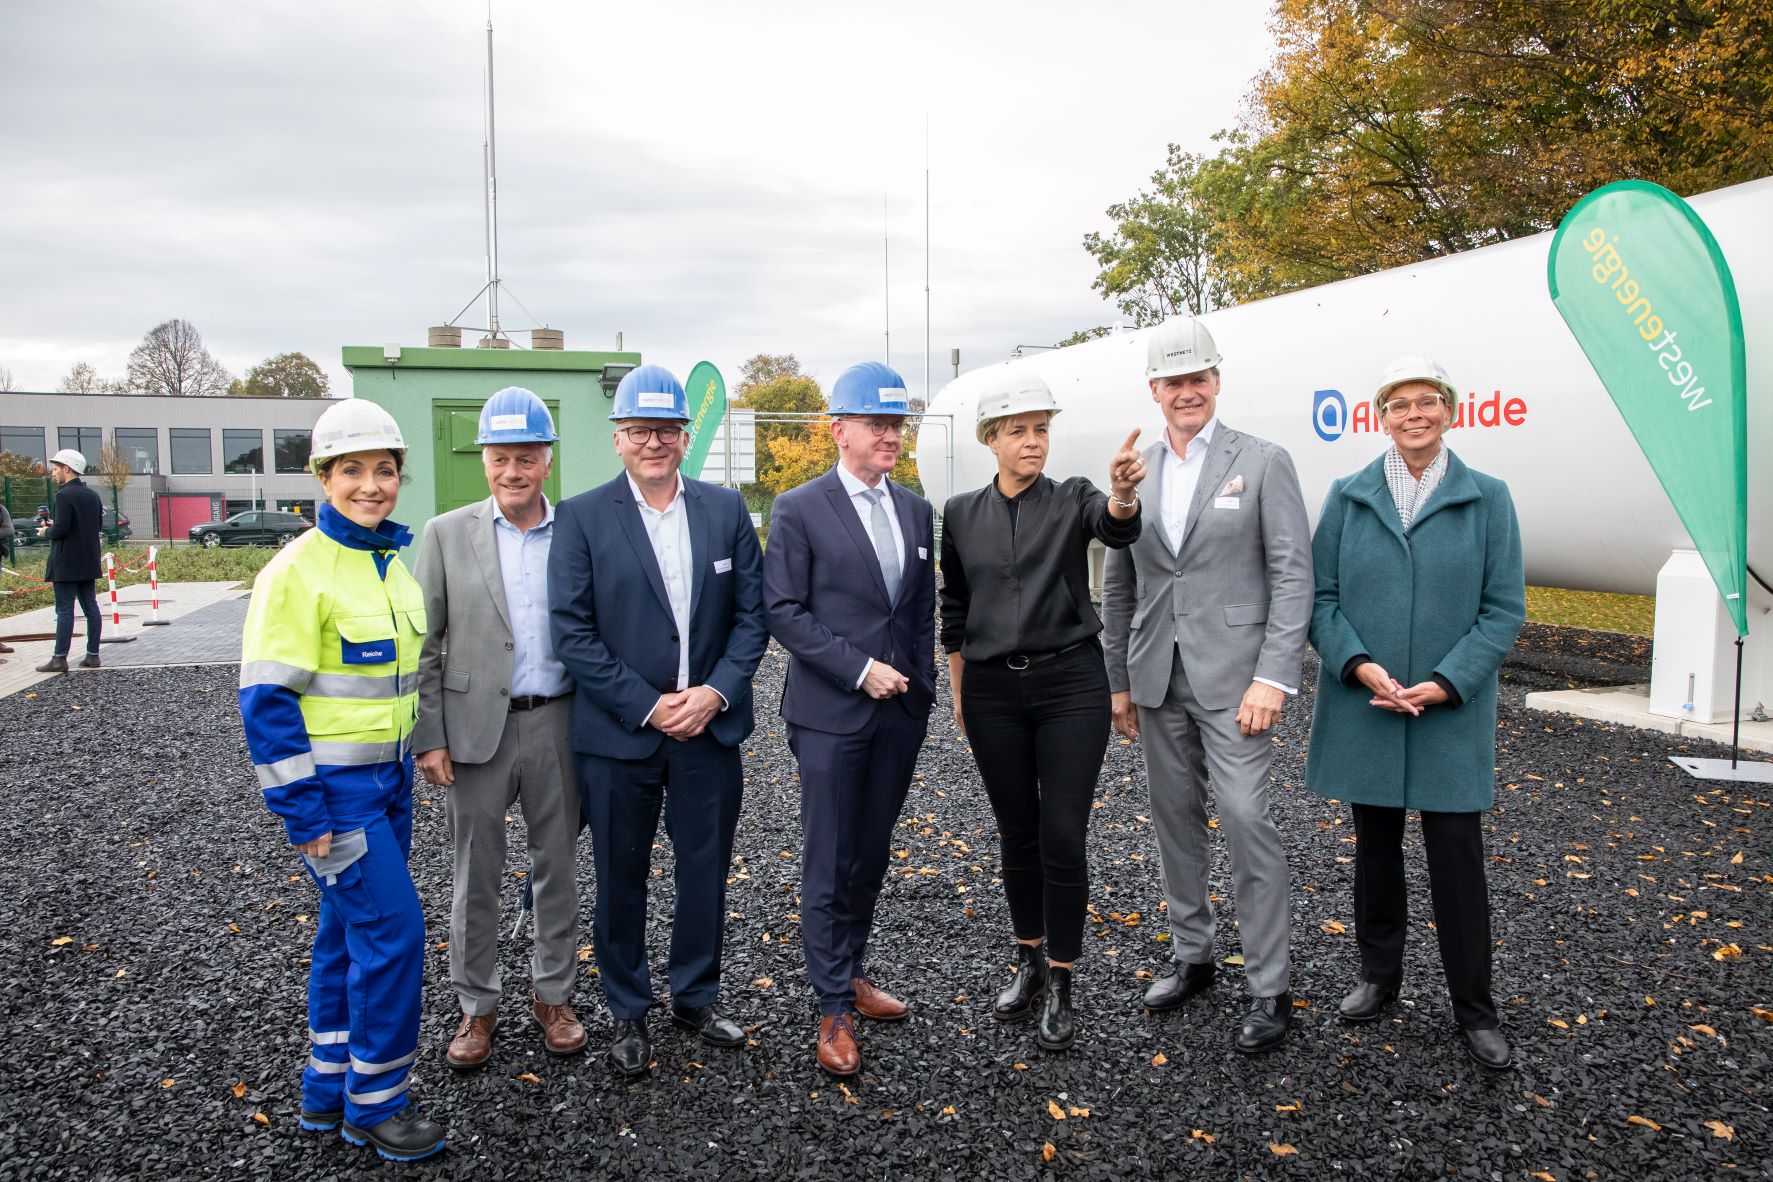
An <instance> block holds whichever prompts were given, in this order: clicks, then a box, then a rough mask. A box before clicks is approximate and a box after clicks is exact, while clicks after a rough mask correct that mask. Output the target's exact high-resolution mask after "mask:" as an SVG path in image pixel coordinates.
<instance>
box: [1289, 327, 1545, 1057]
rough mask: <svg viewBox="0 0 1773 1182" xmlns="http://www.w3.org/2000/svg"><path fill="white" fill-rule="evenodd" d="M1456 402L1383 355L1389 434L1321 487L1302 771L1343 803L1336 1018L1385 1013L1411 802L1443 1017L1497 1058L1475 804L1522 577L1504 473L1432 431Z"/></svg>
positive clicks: (1411, 364) (1522, 593) (1484, 802)
mask: <svg viewBox="0 0 1773 1182" xmlns="http://www.w3.org/2000/svg"><path fill="white" fill-rule="evenodd" d="M1458 402H1459V395H1458V391H1457V390H1456V389H1455V388H1454V386H1453V384H1452V382H1451V381H1449V380H1448V378H1447V375H1446V371H1445V370H1443V369H1442V368H1441V367H1440V366H1439V365H1437V364H1435V363H1434V362H1433V361H1431V360H1429V359H1427V358H1425V357H1400V358H1398V359H1397V360H1396V361H1394V362H1392V363H1391V365H1389V366H1387V367H1386V371H1385V377H1384V379H1383V381H1382V383H1381V385H1380V387H1379V391H1378V393H1377V394H1376V395H1375V396H1374V399H1373V403H1374V409H1375V411H1376V412H1377V414H1378V417H1379V421H1380V423H1381V425H1382V426H1383V428H1384V430H1385V433H1386V434H1387V435H1388V436H1390V438H1391V442H1392V446H1391V447H1390V448H1388V449H1387V450H1386V452H1385V454H1383V455H1381V456H1380V457H1379V458H1378V459H1376V460H1374V461H1373V462H1372V463H1370V464H1368V465H1367V466H1366V467H1364V468H1362V469H1361V470H1360V471H1359V472H1356V473H1354V474H1353V475H1352V476H1345V477H1343V478H1342V479H1340V480H1338V481H1336V483H1335V484H1333V485H1332V486H1331V487H1330V495H1329V497H1328V498H1327V499H1326V500H1325V501H1324V510H1323V514H1322V516H1321V517H1320V518H1319V519H1318V524H1317V532H1316V533H1315V534H1314V535H1313V538H1312V557H1313V559H1314V561H1315V563H1316V570H1317V595H1316V602H1315V604H1314V606H1313V610H1312V616H1311V643H1312V647H1314V648H1315V649H1317V653H1318V657H1319V658H1320V660H1321V662H1322V667H1321V669H1320V670H1319V672H1318V683H1317V708H1316V713H1315V715H1314V716H1313V718H1312V725H1311V751H1310V755H1309V758H1308V761H1307V763H1306V785H1307V787H1309V788H1310V789H1311V790H1312V791H1313V792H1316V793H1317V794H1318V795H1320V796H1325V797H1329V798H1330V799H1332V800H1340V801H1347V802H1349V803H1350V804H1351V805H1352V806H1353V809H1354V825H1355V836H1356V845H1355V859H1354V914H1355V937H1356V941H1357V943H1358V944H1359V946H1360V954H1361V977H1362V983H1361V985H1360V986H1359V987H1358V988H1356V989H1355V990H1354V992H1352V993H1350V994H1349V995H1348V996H1347V997H1346V998H1344V999H1343V1001H1342V1006H1341V1012H1342V1016H1343V1018H1344V1019H1346V1020H1348V1021H1351V1022H1370V1021H1373V1020H1374V1019H1376V1018H1378V1017H1379V1015H1380V1014H1381V1013H1382V1012H1383V1011H1384V1010H1385V1008H1386V1007H1387V1006H1388V1005H1390V1004H1391V1002H1392V1001H1393V1000H1395V999H1396V997H1397V991H1398V986H1399V985H1400V984H1401V982H1402V980H1403V958H1404V931H1405V926H1406V925H1405V919H1406V894H1405V888H1404V864H1403V832H1404V814H1405V811H1406V810H1408V809H1416V810H1419V811H1420V812H1421V814H1422V838H1423V845H1424V846H1425V848H1426V850H1427V855H1428V873H1429V881H1430V893H1431V896H1432V900H1433V904H1434V920H1435V929H1436V934H1437V935H1438V937H1439V940H1440V948H1441V964H1442V966H1443V967H1444V968H1445V970H1446V975H1447V988H1448V991H1449V992H1450V993H1451V994H1452V1000H1453V1013H1454V1017H1455V1019H1456V1020H1457V1021H1458V1023H1459V1028H1460V1031H1461V1032H1462V1034H1463V1035H1464V1038H1465V1043H1466V1046H1467V1048H1468V1049H1469V1050H1470V1052H1471V1055H1472V1057H1473V1058H1474V1059H1476V1060H1477V1061H1478V1062H1479V1063H1481V1064H1483V1065H1484V1066H1486V1067H1491V1068H1502V1067H1506V1066H1508V1064H1509V1062H1510V1053H1509V1049H1508V1043H1507V1041H1506V1040H1505V1039H1504V1038H1503V1037H1502V1034H1501V1032H1500V1030H1499V1029H1498V1027H1499V1026H1500V1020H1499V1018H1498V1017H1497V1013H1496V1003H1495V1001H1494V999H1493V998H1492V997H1491V995H1490V905H1489V896H1488V891H1487V888H1486V885H1485V879H1484V843H1483V828H1482V816H1483V813H1484V812H1485V811H1486V810H1488V809H1489V808H1490V806H1491V804H1492V803H1493V802H1494V798H1495V789H1496V783H1495V765H1496V684H1497V671H1498V670H1499V669H1500V668H1501V666H1502V661H1503V659H1504V658H1505V657H1506V656H1507V655H1508V652H1509V649H1510V648H1512V647H1513V645H1514V641H1515V637H1516V636H1517V635H1518V634H1519V633H1520V630H1521V625H1522V624H1523V623H1524V622H1525V620H1526V588H1525V586H1524V579H1523V576H1522V572H1521V539H1520V530H1519V527H1518V524H1517V523H1516V520H1515V513H1514V502H1513V501H1512V500H1511V499H1510V497H1509V495H1508V487H1507V486H1506V485H1505V484H1503V483H1502V481H1500V480H1497V479H1496V478H1495V477H1493V476H1486V475H1485V474H1483V473H1482V472H1474V471H1473V470H1472V469H1470V468H1468V467H1466V466H1465V464H1464V463H1463V462H1461V461H1460V459H1459V457H1458V456H1455V455H1454V454H1453V453H1452V452H1451V451H1449V450H1447V449H1446V448H1445V447H1444V446H1443V445H1442V443H1441V436H1442V435H1444V434H1445V433H1446V431H1447V428H1448V427H1449V426H1451V425H1452V423H1453V420H1454V417H1455V414H1456V412H1457V409H1458Z"/></svg>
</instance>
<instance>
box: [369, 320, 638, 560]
mask: <svg viewBox="0 0 1773 1182" xmlns="http://www.w3.org/2000/svg"><path fill="white" fill-rule="evenodd" d="M543 331H544V330H537V332H536V333H535V334H534V335H533V336H532V340H536V339H537V338H540V340H538V345H539V347H535V348H529V349H511V348H478V349H463V348H460V347H459V346H458V345H450V344H447V343H446V342H449V341H450V340H451V337H452V334H451V332H450V331H446V330H440V329H433V330H432V331H431V341H432V344H431V345H429V346H427V347H425V348H422V349H421V348H405V347H400V346H394V345H346V346H345V347H344V350H343V353H344V364H345V369H346V370H348V371H349V372H350V374H351V385H352V390H353V392H354V393H355V394H356V396H357V397H358V398H368V399H370V400H371V401H373V402H376V403H378V404H380V405H381V406H383V407H385V408H386V409H387V411H388V413H389V414H391V415H393V416H394V421H395V422H396V423H398V424H399V425H400V434H401V436H402V437H403V438H404V439H405V440H406V474H407V476H408V480H407V482H406V487H405V488H404V489H402V490H401V493H400V511H399V513H398V514H397V516H398V518H399V520H400V522H401V524H403V525H406V526H409V527H411V529H412V530H413V532H414V533H417V532H418V531H419V530H420V529H421V528H422V527H423V526H424V524H425V522H426V521H429V520H430V519H431V518H432V517H434V516H436V515H437V514H439V513H445V512H448V511H449V510H451V509H455V508H459V507H461V506H462V505H468V504H472V503H473V502H475V501H478V500H482V499H484V498H485V497H486V495H487V489H486V477H485V475H484V473H483V472H482V471H481V466H480V448H479V447H478V446H476V445H475V443H474V436H475V434H476V431H477V429H478V426H479V419H480V407H481V404H482V403H484V402H485V401H486V400H487V398H488V397H490V396H491V395H492V393H493V392H494V391H495V390H500V389H502V388H504V387H506V386H523V387H526V388H528V389H530V390H533V391H535V392H536V394H537V395H538V396H539V397H540V398H541V399H542V401H543V402H545V403H547V405H548V410H549V411H550V412H551V413H552V414H553V415H554V425H555V430H556V431H557V432H558V433H559V435H560V442H559V443H557V444H555V446H554V470H553V472H552V474H551V475H550V476H549V479H548V483H547V485H546V491H547V494H548V499H549V500H551V501H559V500H560V499H561V498H562V497H563V496H565V497H570V496H572V495H573V494H574V493H580V492H583V491H585V490H586V489H588V488H592V487H594V486H596V485H599V484H602V483H603V482H604V481H606V480H609V479H611V478H612V477H614V476H615V474H616V473H617V472H619V471H620V470H621V461H620V460H618V459H617V458H616V454H615V449H614V447H613V446H612V445H611V443H610V424H609V411H610V405H611V402H612V400H613V399H614V397H615V392H616V386H617V385H618V384H619V383H620V382H621V380H622V376H623V375H624V374H626V373H627V372H628V371H629V370H632V369H633V368H635V367H636V366H638V365H639V364H640V354H639V353H623V352H610V353H592V352H581V351H568V350H565V349H562V348H560V347H559V346H558V344H554V347H552V348H549V347H547V345H542V344H540V341H541V340H545V341H548V342H549V343H551V344H552V343H554V342H557V341H558V340H559V334H558V333H550V334H548V335H547V336H543ZM453 339H454V340H455V341H459V340H460V339H461V338H460V333H459V331H457V332H454V334H453Z"/></svg>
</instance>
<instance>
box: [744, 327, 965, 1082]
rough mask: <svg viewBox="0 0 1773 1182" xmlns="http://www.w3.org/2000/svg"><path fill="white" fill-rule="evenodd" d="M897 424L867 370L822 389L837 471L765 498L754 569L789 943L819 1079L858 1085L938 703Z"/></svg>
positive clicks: (921, 549)
mask: <svg viewBox="0 0 1773 1182" xmlns="http://www.w3.org/2000/svg"><path fill="white" fill-rule="evenodd" d="M909 410H910V404H909V400H908V398H907V396H906V392H905V381H904V379H903V378H901V377H900V376H899V375H898V374H896V373H894V372H893V371H892V370H891V369H889V368H888V367H886V366H884V365H881V364H880V363H878V362H872V361H871V362H865V363H863V364H861V365H854V366H851V367H850V368H849V369H847V370H845V371H844V372H843V373H842V374H841V375H840V376H839V377H838V379H837V381H836V383H835V384H834V385H833V386H832V388H831V404H830V412H831V415H832V418H833V422H832V425H831V433H832V436H833V438H835V439H836V441H837V450H838V455H839V463H838V466H837V467H836V468H834V469H832V470H831V471H830V472H828V473H827V474H825V475H824V476H821V477H819V478H818V479H816V480H811V481H808V482H807V483H806V484H803V485H801V486H800V487H799V488H796V489H793V490H791V491H789V492H786V493H783V494H782V495H781V496H779V497H777V498H776V503H775V508H774V510H773V512H772V514H771V519H770V544H769V550H768V552H767V554H766V555H765V557H764V572H763V582H764V601H765V604H766V607H767V610H768V613H769V623H770V631H771V632H772V633H773V634H774V635H775V637H776V639H777V640H778V641H780V642H781V645H782V647H783V648H785V649H787V650H788V654H789V657H790V660H789V664H788V683H787V686H786V687H785V688H784V690H783V691H782V717H783V718H784V719H786V720H787V722H788V743H789V746H790V747H791V748H792V749H793V751H794V755H795V758H796V759H798V760H799V761H800V815H801V823H802V826H803V828H804V843H803V852H802V867H801V891H800V893H801V900H800V910H801V916H802V919H801V924H800V932H801V943H802V945H803V946H804V947H805V949H806V962H807V976H808V977H809V978H810V979H811V981H812V985H813V989H814V991H815V992H816V993H817V994H818V996H819V1039H818V1058H819V1065H820V1066H822V1067H823V1068H825V1070H826V1071H828V1072H830V1073H831V1074H833V1075H837V1076H850V1075H854V1074H855V1073H856V1072H857V1071H859V1070H860V1069H861V1062H862V1058H861V1050H860V1047H859V1046H858V1043H857V1038H856V1031H855V1026H854V1025H853V1023H852V1021H851V1018H850V1014H851V1012H852V1011H854V1012H856V1013H860V1014H861V1015H863V1016H864V1017H867V1018H872V1019H875V1020H876V1021H887V1022H891V1021H896V1020H898V1019H901V1018H903V1017H905V1015H906V1012H907V1011H906V1007H905V1004H904V1003H903V1002H901V1001H899V1000H898V999H897V998H895V997H893V996H892V995H890V994H888V993H887V992H886V991H885V990H882V989H880V988H878V987H877V986H876V985H875V984H874V983H873V982H872V981H871V980H870V979H869V977H868V972H867V950H868V932H869V929H870V928H871V927H872V926H873V923H874V904H875V901H876V900H877V899H878V898H879V897H880V885H881V880H882V878H884V877H885V875H886V866H887V858H888V855H889V850H890V847H891V842H892V834H893V826H894V825H895V824H896V823H897V821H898V818H899V809H900V807H901V806H902V805H903V804H904V803H905V793H906V790H907V789H908V788H909V787H910V784H911V773H912V769H913V767H915V766H916V763H917V752H918V749H919V748H920V747H922V746H923V737H924V731H925V730H926V729H927V726H928V723H929V716H930V706H931V704H932V703H933V702H934V701H935V696H936V657H935V653H936V648H935V621H936V616H935V594H936V582H935V568H934V567H933V566H932V564H931V561H930V556H931V554H932V552H933V548H934V546H935V535H934V531H933V528H932V525H933V516H932V514H931V512H930V504H929V502H928V501H926V500H924V499H923V498H922V497H920V496H918V495H916V494H915V493H913V492H911V491H910V490H909V489H906V488H903V487H901V486H899V485H896V484H894V483H893V482H892V481H890V480H888V479H887V478H886V477H887V473H889V472H891V471H892V470H893V465H894V464H896V463H897V462H898V460H899V451H900V448H901V445H902V443H903V439H904V430H905V417H906V414H907V413H908V412H909Z"/></svg>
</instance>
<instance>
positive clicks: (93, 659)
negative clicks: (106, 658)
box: [80, 653, 99, 669]
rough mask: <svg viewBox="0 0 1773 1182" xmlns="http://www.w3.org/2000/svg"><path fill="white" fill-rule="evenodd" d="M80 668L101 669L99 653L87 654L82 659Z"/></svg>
mask: <svg viewBox="0 0 1773 1182" xmlns="http://www.w3.org/2000/svg"><path fill="white" fill-rule="evenodd" d="M80 667H81V668H82V669H97V668H98V667H99V655H98V654H97V653H87V654H86V655H85V656H84V657H81V658H80Z"/></svg>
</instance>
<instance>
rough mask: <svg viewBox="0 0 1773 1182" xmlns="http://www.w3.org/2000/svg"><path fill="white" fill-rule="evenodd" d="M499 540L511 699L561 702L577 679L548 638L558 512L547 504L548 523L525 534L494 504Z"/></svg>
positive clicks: (544, 514)
mask: <svg viewBox="0 0 1773 1182" xmlns="http://www.w3.org/2000/svg"><path fill="white" fill-rule="evenodd" d="M493 540H494V541H495V542H497V543H498V550H499V577H500V579H501V581H502V582H503V583H504V585H505V610H506V611H507V612H508V613H510V616H511V641H512V646H513V647H512V653H511V696H512V697H514V698H528V697H538V698H558V697H560V696H561V695H562V694H567V693H571V692H572V688H573V682H572V677H571V676H570V675H569V674H568V673H567V671H566V666H565V665H562V664H561V663H560V661H559V659H558V658H556V657H555V655H554V644H553V641H552V640H551V639H550V638H549V635H548V551H549V549H550V548H551V547H552V546H553V544H554V506H553V505H550V504H549V503H548V498H547V497H543V498H542V520H541V524H539V525H532V526H531V527H530V528H529V529H527V530H519V529H518V528H517V527H516V526H515V525H512V524H511V522H510V521H509V520H508V519H507V518H506V517H505V511H504V510H503V509H500V508H499V502H498V499H497V498H496V497H495V498H494V499H493Z"/></svg>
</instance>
